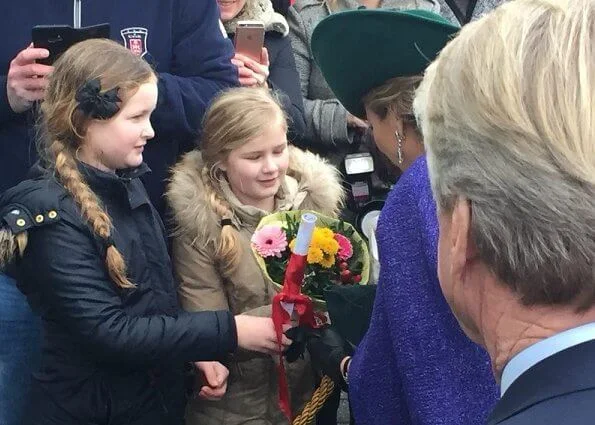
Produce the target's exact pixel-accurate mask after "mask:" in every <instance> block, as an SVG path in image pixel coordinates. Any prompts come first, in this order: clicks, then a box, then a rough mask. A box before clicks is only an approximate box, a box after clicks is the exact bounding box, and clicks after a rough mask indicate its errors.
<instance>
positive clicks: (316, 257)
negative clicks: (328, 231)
mask: <svg viewBox="0 0 595 425" xmlns="http://www.w3.org/2000/svg"><path fill="white" fill-rule="evenodd" d="M323 258H324V254H323V252H322V251H321V250H320V249H318V248H316V247H310V249H309V250H308V258H307V260H308V264H316V263H320V262H321V261H322V260H323Z"/></svg>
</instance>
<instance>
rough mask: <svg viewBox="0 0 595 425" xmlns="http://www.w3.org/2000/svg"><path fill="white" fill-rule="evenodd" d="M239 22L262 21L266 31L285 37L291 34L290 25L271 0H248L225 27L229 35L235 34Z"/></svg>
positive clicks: (224, 24) (225, 23)
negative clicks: (276, 10)
mask: <svg viewBox="0 0 595 425" xmlns="http://www.w3.org/2000/svg"><path fill="white" fill-rule="evenodd" d="M238 21H262V22H264V29H265V31H275V32H278V33H279V34H281V35H282V36H283V37H285V36H287V34H289V24H288V23H287V20H286V19H285V17H284V16H283V15H281V14H279V13H277V12H275V10H274V9H273V4H272V3H271V0H246V4H245V5H244V8H243V9H242V10H241V11H240V13H238V15H237V16H236V17H235V18H233V19H232V20H230V21H227V22H224V23H223V26H224V27H225V31H227V33H228V34H235V32H236V26H237V24H238Z"/></svg>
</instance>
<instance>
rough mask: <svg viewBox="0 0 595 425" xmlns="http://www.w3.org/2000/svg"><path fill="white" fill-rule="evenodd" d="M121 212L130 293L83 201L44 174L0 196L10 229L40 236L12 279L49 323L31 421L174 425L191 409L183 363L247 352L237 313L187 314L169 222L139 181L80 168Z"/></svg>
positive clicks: (0, 215)
mask: <svg viewBox="0 0 595 425" xmlns="http://www.w3.org/2000/svg"><path fill="white" fill-rule="evenodd" d="M80 170H81V173H82V174H83V176H84V178H85V181H86V182H87V183H88V184H89V186H90V187H91V189H92V190H93V192H94V193H95V194H96V195H97V196H98V198H99V199H100V201H101V203H102V204H103V205H104V206H105V208H106V210H107V211H109V214H110V218H111V220H112V224H113V234H112V237H113V241H114V245H115V246H116V247H117V248H118V250H119V251H120V252H121V254H122V255H123V257H124V259H125V261H126V266H127V276H128V278H129V279H130V280H131V281H132V282H133V283H134V284H136V288H133V289H118V288H117V287H116V285H115V284H114V283H113V281H112V280H111V279H110V277H109V275H108V273H107V270H106V268H105V264H104V258H105V250H106V249H107V244H106V242H105V241H104V240H102V239H100V238H98V237H97V236H96V235H95V234H94V233H92V232H91V231H90V229H89V226H88V224H87V223H86V222H84V221H83V220H82V218H81V212H80V209H79V208H78V206H77V205H76V204H75V203H74V201H73V198H72V197H71V196H70V194H69V193H67V192H66V190H65V189H64V187H63V186H62V185H61V184H60V183H59V182H58V181H56V179H55V178H54V177H53V175H52V174H51V173H45V172H43V170H39V172H38V173H37V176H36V177H35V178H34V179H33V180H25V181H23V182H21V183H20V184H19V185H17V186H15V187H13V188H11V189H8V190H7V191H6V192H5V193H4V195H2V196H0V228H2V227H8V228H10V229H11V230H12V232H13V233H15V234H16V233H19V232H21V231H27V232H28V243H27V248H26V250H25V253H24V255H23V257H22V258H19V259H17V260H16V261H15V262H13V263H12V265H13V267H11V269H12V270H11V274H13V275H14V276H15V277H16V278H17V281H18V285H19V288H20V289H21V291H23V292H24V293H25V294H26V295H27V299H28V301H29V304H30V305H31V306H32V308H33V310H34V311H35V312H36V313H38V314H39V315H41V318H42V323H43V334H42V335H43V338H42V356H41V362H40V365H39V367H38V368H37V369H36V370H35V371H34V375H33V376H34V384H33V394H32V396H31V403H30V404H31V405H32V406H35V408H34V409H31V410H30V412H29V414H30V415H32V417H31V418H30V419H29V420H28V421H27V422H25V423H26V424H29V423H31V424H35V425H45V424H61V425H75V424H77V425H78V424H91V423H93V424H112V425H131V424H139V425H140V424H142V425H174V424H178V423H180V422H181V420H180V418H181V416H182V412H183V402H184V395H183V385H182V380H181V379H182V376H181V373H180V372H181V370H182V363H183V362H189V361H199V360H215V359H218V360H222V361H223V360H225V359H226V358H227V355H228V354H229V353H231V352H233V351H235V349H236V344H237V339H236V330H235V323H234V320H233V317H232V315H231V313H230V312H229V311H211V312H198V313H187V312H185V311H183V310H181V309H180V308H179V307H178V301H177V295H176V287H175V283H174V278H173V274H172V268H171V263H170V260H169V257H168V254H167V249H166V240H165V236H164V230H163V224H162V222H161V219H160V218H159V215H158V214H157V212H156V211H155V209H154V208H153V207H152V206H151V204H150V202H149V200H148V198H147V193H146V191H145V189H144V188H143V185H142V183H141V182H140V180H139V178H138V177H140V176H141V174H142V173H144V172H145V171H146V166H141V167H139V168H137V169H134V170H130V171H126V172H122V173H120V174H119V176H116V175H114V174H110V173H105V172H102V171H99V170H96V169H94V168H92V167H89V166H86V165H84V164H80Z"/></svg>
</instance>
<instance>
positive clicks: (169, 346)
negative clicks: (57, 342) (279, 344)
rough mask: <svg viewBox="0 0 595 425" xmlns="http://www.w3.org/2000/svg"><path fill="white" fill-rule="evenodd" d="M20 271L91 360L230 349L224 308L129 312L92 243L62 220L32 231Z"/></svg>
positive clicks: (153, 359) (144, 360)
mask: <svg viewBox="0 0 595 425" xmlns="http://www.w3.org/2000/svg"><path fill="white" fill-rule="evenodd" d="M19 269H20V270H24V273H25V277H26V281H29V282H34V284H35V285H36V288H38V290H39V291H40V292H41V297H42V299H43V301H44V307H45V308H47V309H48V310H49V312H48V314H51V315H52V317H55V318H56V321H57V322H58V323H59V324H60V326H61V327H63V328H66V329H67V330H68V332H69V334H70V335H72V338H73V339H74V340H75V341H76V343H77V344H79V345H80V346H81V347H82V348H84V349H85V351H86V352H87V353H88V354H89V356H91V357H93V358H95V359H97V361H100V362H107V363H118V364H130V365H131V366H134V365H136V366H138V365H139V364H141V365H155V364H160V363H161V362H165V361H200V360H216V359H223V358H225V357H226V356H227V354H229V353H231V352H233V351H235V350H236V347H237V343H238V342H237V341H238V340H237V335H236V326H235V322H234V318H233V316H232V315H231V314H230V313H229V312H227V311H210V312H202V313H188V312H184V311H179V312H177V313H176V314H175V315H165V314H156V315H150V316H136V315H130V314H128V313H127V312H126V311H125V310H124V309H123V308H122V300H121V291H122V290H119V289H118V288H117V287H116V285H115V284H114V283H113V282H112V281H111V280H110V278H109V276H108V274H107V271H106V269H105V265H104V262H103V261H102V259H101V258H100V254H99V252H98V250H97V247H96V246H95V244H94V242H93V241H92V239H91V238H90V236H89V235H88V234H87V233H83V231H82V230H80V229H79V228H77V227H74V226H73V225H71V224H70V223H69V222H67V221H64V220H62V221H59V222H57V223H54V224H52V225H48V226H45V227H40V228H38V229H33V230H31V231H30V232H29V242H28V245H27V249H26V251H25V255H24V257H23V260H22V264H21V265H20V267H19Z"/></svg>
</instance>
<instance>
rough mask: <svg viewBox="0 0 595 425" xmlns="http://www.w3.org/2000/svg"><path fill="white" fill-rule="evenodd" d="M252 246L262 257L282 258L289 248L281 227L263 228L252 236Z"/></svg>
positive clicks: (270, 226) (268, 226)
mask: <svg viewBox="0 0 595 425" xmlns="http://www.w3.org/2000/svg"><path fill="white" fill-rule="evenodd" d="M250 241H251V242H252V246H253V247H254V249H255V250H256V252H258V254H260V256H262V257H265V258H266V257H272V256H277V257H280V256H281V253H282V252H283V251H285V249H286V248H287V236H286V235H285V232H284V231H283V229H281V227H279V226H273V225H266V226H262V227H261V228H260V229H258V230H257V231H256V232H254V234H253V235H252V239H250Z"/></svg>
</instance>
